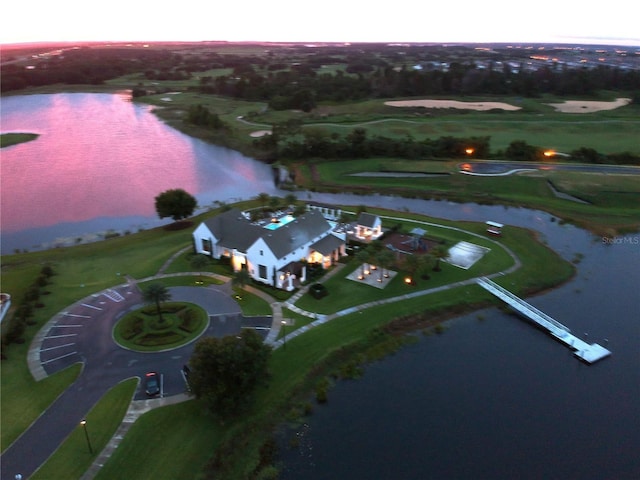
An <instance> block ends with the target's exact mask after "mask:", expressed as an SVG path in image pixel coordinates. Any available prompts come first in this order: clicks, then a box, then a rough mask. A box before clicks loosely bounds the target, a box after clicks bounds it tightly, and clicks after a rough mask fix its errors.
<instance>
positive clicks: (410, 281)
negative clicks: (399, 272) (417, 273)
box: [404, 277, 413, 285]
mask: <svg viewBox="0 0 640 480" xmlns="http://www.w3.org/2000/svg"><path fill="white" fill-rule="evenodd" d="M404 283H406V284H407V285H411V284H412V283H413V280H411V277H404Z"/></svg>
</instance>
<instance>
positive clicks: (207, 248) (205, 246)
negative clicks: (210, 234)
mask: <svg viewBox="0 0 640 480" xmlns="http://www.w3.org/2000/svg"><path fill="white" fill-rule="evenodd" d="M202 251H204V252H208V253H211V252H212V249H211V240H209V239H207V238H203V239H202Z"/></svg>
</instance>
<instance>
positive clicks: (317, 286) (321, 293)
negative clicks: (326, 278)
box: [309, 283, 329, 300]
mask: <svg viewBox="0 0 640 480" xmlns="http://www.w3.org/2000/svg"><path fill="white" fill-rule="evenodd" d="M309 293H310V294H311V296H312V297H313V298H316V299H318V300H319V299H321V298H323V297H326V296H327V295H329V292H328V290H327V287H325V286H324V285H323V284H321V283H314V284H313V285H311V286H310V287H309Z"/></svg>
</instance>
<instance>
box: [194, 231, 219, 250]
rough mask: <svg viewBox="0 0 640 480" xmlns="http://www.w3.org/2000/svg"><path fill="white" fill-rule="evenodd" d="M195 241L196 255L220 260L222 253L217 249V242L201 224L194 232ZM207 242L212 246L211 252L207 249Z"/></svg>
mask: <svg viewBox="0 0 640 480" xmlns="http://www.w3.org/2000/svg"><path fill="white" fill-rule="evenodd" d="M193 241H194V248H195V251H196V253H202V254H203V255H208V256H210V257H213V258H220V252H219V251H218V250H219V249H218V248H216V247H217V243H216V242H217V240H216V238H215V237H214V236H213V234H212V233H211V231H210V230H209V228H208V227H207V226H206V225H205V224H204V223H201V224H200V225H198V227H197V228H196V229H195V230H194V231H193ZM207 241H208V243H209V245H210V250H208V249H207Z"/></svg>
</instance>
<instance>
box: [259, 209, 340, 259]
mask: <svg viewBox="0 0 640 480" xmlns="http://www.w3.org/2000/svg"><path fill="white" fill-rule="evenodd" d="M330 228H331V226H330V225H329V222H327V220H325V218H324V217H323V216H322V214H320V213H319V212H315V211H311V212H306V213H305V214H304V215H300V216H299V217H297V218H296V219H295V220H293V221H292V222H290V223H287V224H286V225H283V226H282V227H280V228H278V229H276V230H271V231H269V230H264V229H263V232H264V233H263V234H262V238H263V239H264V241H265V242H266V244H267V245H268V246H269V248H270V249H271V251H272V252H273V253H274V255H275V256H276V258H282V257H284V256H285V255H288V254H289V253H291V252H292V251H294V250H295V249H297V248H299V247H301V246H303V245H304V244H305V243H308V242H311V241H313V239H314V238H316V237H317V236H319V235H322V234H324V233H326V232H327V230H329V229H330Z"/></svg>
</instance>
